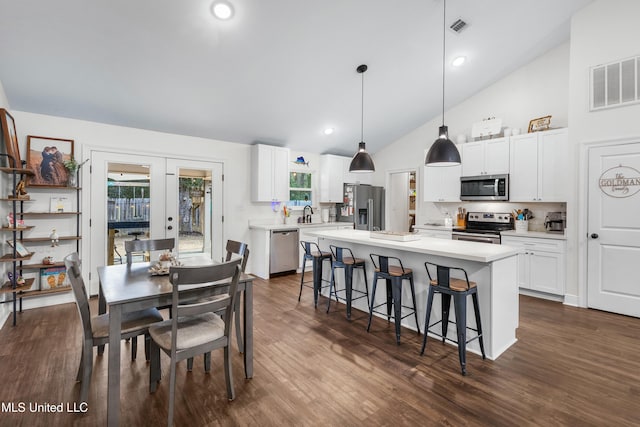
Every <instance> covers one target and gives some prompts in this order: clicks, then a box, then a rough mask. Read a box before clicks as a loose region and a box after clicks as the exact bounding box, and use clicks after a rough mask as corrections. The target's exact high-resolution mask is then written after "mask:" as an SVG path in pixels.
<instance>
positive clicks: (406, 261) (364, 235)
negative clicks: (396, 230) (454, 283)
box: [313, 230, 519, 360]
mask: <svg viewBox="0 0 640 427" xmlns="http://www.w3.org/2000/svg"><path fill="white" fill-rule="evenodd" d="M313 235H315V236H316V237H318V241H319V243H320V248H321V249H322V250H329V245H330V244H332V245H337V246H346V247H349V248H350V249H351V250H352V251H353V253H354V255H355V256H356V257H358V258H363V259H365V260H366V261H367V267H366V270H367V279H368V280H369V281H371V278H372V277H373V265H372V263H371V261H370V258H369V254H371V253H376V254H380V255H388V256H395V257H398V258H400V259H401V260H402V263H403V265H404V267H405V268H407V267H408V268H411V269H412V270H413V275H414V282H415V288H416V304H417V310H418V319H419V322H420V325H419V326H420V330H421V331H422V332H424V320H425V314H426V303H427V293H428V286H429V285H428V277H427V272H426V270H425V267H424V262H425V261H429V262H433V263H436V264H440V265H446V266H450V267H461V268H464V269H465V270H466V271H467V274H468V275H469V280H472V281H475V282H476V283H477V286H478V299H479V302H480V313H481V316H482V329H483V332H484V346H485V351H486V355H487V358H489V359H491V360H495V359H496V358H498V356H500V355H501V354H502V353H503V352H504V351H505V350H507V349H508V348H509V347H510V346H511V345H513V344H514V343H515V342H516V340H517V339H516V328H517V327H518V315H519V312H518V284H517V257H516V255H517V254H518V249H516V248H512V247H509V246H503V245H493V244H488V243H478V242H466V241H458V240H445V239H438V238H432V237H422V238H420V239H418V240H414V241H407V242H402V241H391V240H384V239H380V238H372V237H371V234H370V232H369V231H363V230H318V231H315V232H314V233H313ZM337 276H338V278H337V282H338V286H339V288H342V287H344V282H343V280H342V275H337ZM452 276H454V277H461V276H459V272H452ZM461 278H463V277H461ZM353 283H354V289H360V290H364V281H363V280H361V279H360V276H359V275H358V274H356V275H355V276H354V282H353ZM371 285H372V284H371V283H370V284H369V288H370V289H371ZM325 296H326V295H325ZM385 299H386V295H385V292H384V285H383V284H382V283H380V285H379V291H378V293H377V295H376V300H375V302H376V304H379V303H382V302H384V301H385ZM402 300H403V301H405V302H409V304H407V303H405V302H403V304H404V305H410V301H411V294H410V291H409V287H408V286H403V289H402ZM353 307H354V308H357V309H360V310H362V311H365V312H367V313H368V311H369V309H368V307H367V306H366V301H364V300H358V301H355V302H354V304H353ZM440 316H441V308H440V297H436V298H435V299H434V302H433V309H432V311H431V319H430V321H429V323H430V324H431V323H434V322H436V321H437V320H439V319H440ZM467 318H468V319H474V316H473V308H472V305H471V304H469V305H468V313H467ZM450 320H452V321H455V315H454V310H453V308H451V310H450ZM469 322H470V323H469V325H468V326H472V327H473V326H475V322H474V321H473V320H470V321H469ZM402 325H403V326H405V327H407V328H409V329H413V330H416V324H415V320H414V318H413V316H408V317H407V318H405V319H404V320H403V321H402ZM438 327H439V326H438ZM374 331H375V328H372V332H374ZM472 334H473V333H472ZM448 336H449V338H452V339H455V337H456V332H455V327H453V325H452V327H450V328H449V330H448ZM389 339H391V340H392V339H394V338H393V336H392V335H390V336H389ZM438 344H439V341H435V340H430V341H428V342H427V350H426V351H427V352H428V351H429V346H430V345H438ZM418 350H419V349H416V351H418ZM467 350H469V351H472V352H474V353H478V354H480V346H479V345H478V341H477V340H475V341H472V342H471V343H469V344H468V345H467Z"/></svg>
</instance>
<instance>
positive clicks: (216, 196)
mask: <svg viewBox="0 0 640 427" xmlns="http://www.w3.org/2000/svg"><path fill="white" fill-rule="evenodd" d="M222 168H223V165H222V163H217V162H203V161H196V160H180V159H167V172H166V190H167V197H166V222H165V224H164V225H165V235H166V237H173V238H175V239H176V250H177V251H178V253H179V256H180V257H181V258H183V257H188V256H196V255H207V256H209V257H211V258H212V259H214V260H220V261H221V260H222V257H223V248H224V237H223V230H222V220H223V215H222V213H223V206H222V200H223V193H222Z"/></svg>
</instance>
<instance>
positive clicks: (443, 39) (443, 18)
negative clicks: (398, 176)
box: [442, 0, 447, 126]
mask: <svg viewBox="0 0 640 427" xmlns="http://www.w3.org/2000/svg"><path fill="white" fill-rule="evenodd" d="M446 22H447V0H444V5H443V6H442V126H444V70H445V68H444V57H445V39H446V34H445V32H446V27H447V23H446Z"/></svg>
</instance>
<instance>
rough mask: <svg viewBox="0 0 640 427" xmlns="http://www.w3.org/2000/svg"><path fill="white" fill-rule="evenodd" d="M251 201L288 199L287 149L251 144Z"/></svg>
mask: <svg viewBox="0 0 640 427" xmlns="http://www.w3.org/2000/svg"><path fill="white" fill-rule="evenodd" d="M251 169H252V172H251V201H253V202H272V201H286V200H289V149H288V148H282V147H274V146H272V145H263V144H256V145H252V146H251Z"/></svg>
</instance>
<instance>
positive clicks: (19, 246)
mask: <svg viewBox="0 0 640 427" xmlns="http://www.w3.org/2000/svg"><path fill="white" fill-rule="evenodd" d="M7 243H8V244H9V246H11V248H12V249H13V247H14V243H13V240H7ZM15 248H16V254H18V256H21V257H26V256H29V254H31V252H29V251H28V250H27V248H25V247H24V245H23V244H22V243H20V242H18V241H16V242H15Z"/></svg>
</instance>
